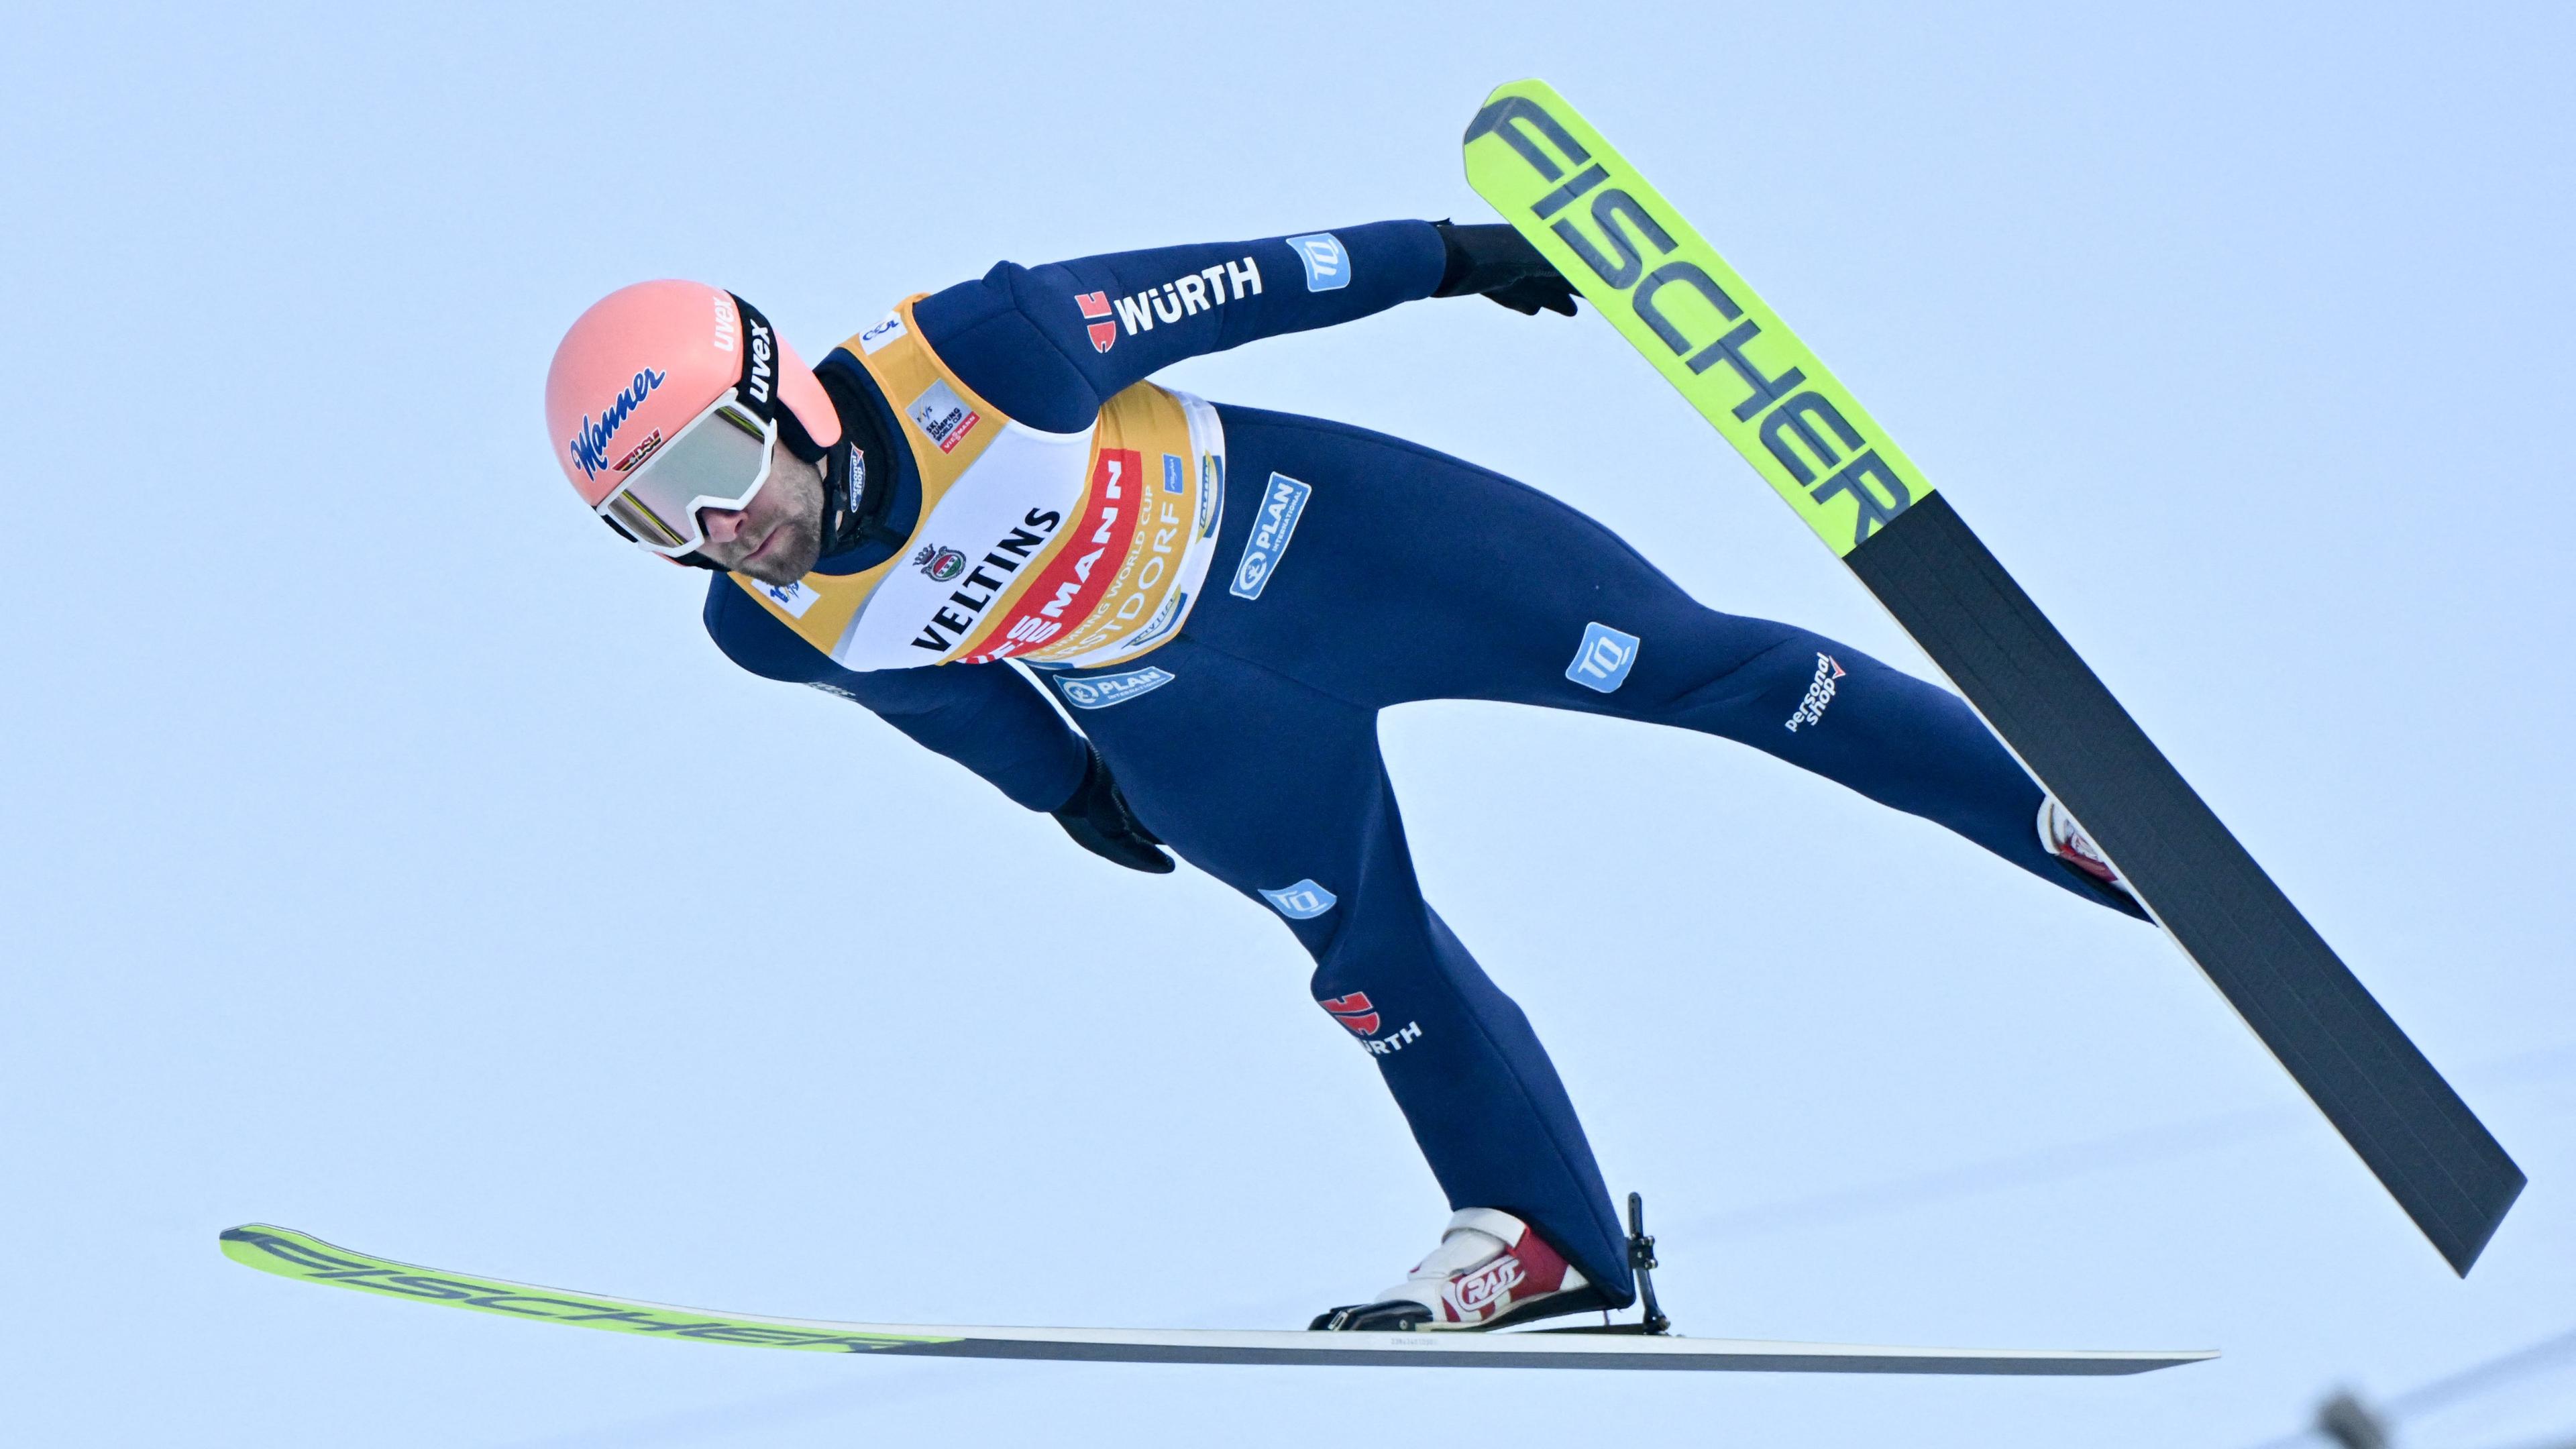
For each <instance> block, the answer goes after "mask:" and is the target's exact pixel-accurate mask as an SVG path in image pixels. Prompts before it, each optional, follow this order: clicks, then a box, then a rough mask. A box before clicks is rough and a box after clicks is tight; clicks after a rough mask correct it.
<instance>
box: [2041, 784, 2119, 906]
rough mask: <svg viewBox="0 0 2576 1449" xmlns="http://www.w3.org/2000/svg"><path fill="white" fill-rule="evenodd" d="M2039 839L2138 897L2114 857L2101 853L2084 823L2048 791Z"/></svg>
mask: <svg viewBox="0 0 2576 1449" xmlns="http://www.w3.org/2000/svg"><path fill="white" fill-rule="evenodd" d="M2039 843H2040V845H2041V846H2042V847H2044V848H2045V849H2047V850H2048V851H2049V852H2050V853H2051V854H2053V855H2055V856H2056V857H2057V858H2058V859H2059V860H2062V861H2065V862H2066V863H2067V864H2068V865H2071V866H2073V867H2075V868H2076V869H2077V870H2079V871H2082V872H2083V873H2084V874H2085V875H2086V876H2087V877H2089V878H2091V879H2093V880H2097V881H2100V882H2101V883H2102V884H2103V885H2106V886H2108V887H2110V888H2111V889H2113V890H2115V891H2118V892H2119V893H2120V894H2122V895H2124V896H2127V897H2128V898H2129V899H2130V900H2132V901H2136V900H2137V899H2138V893H2137V892H2136V891H2133V890H2131V889H2129V883H2128V882H2127V881H2125V880H2122V879H2121V878H2120V872H2118V871H2117V870H2115V869H2113V868H2112V866H2111V859H2110V857H2108V856H2106V855H2104V854H2103V853H2102V847H2100V846H2098V845H2095V844H2094V843H2093V837H2092V836H2090V835H2087V834H2085V833H2084V827H2083V826H2081V825H2078V824H2076V823H2075V817H2074V816H2072V815H2069V814H2067V813H2066V807H2065V806H2063V805H2060V804H2058V803H2057V801H2056V800H2055V799H2054V798H2052V797H2050V796H2046V795H2042V796H2041V797H2040V800H2039ZM2141 904H2143V903H2141Z"/></svg>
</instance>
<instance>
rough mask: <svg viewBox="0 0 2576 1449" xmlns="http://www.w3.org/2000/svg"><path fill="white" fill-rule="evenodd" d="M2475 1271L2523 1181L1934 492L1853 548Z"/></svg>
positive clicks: (2451, 1253)
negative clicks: (2480, 1255)
mask: <svg viewBox="0 0 2576 1449" xmlns="http://www.w3.org/2000/svg"><path fill="white" fill-rule="evenodd" d="M1845 562H1846V563H1848V564H1849V565H1850V566H1851V569H1852V572H1853V573H1854V574H1856V575H1858V576H1859V578H1860V580H1861V582H1862V584H1864V585H1865V586H1866V587H1867V588H1868V589H1869V591H1870V592H1871V593H1872V594H1873V595H1875V596H1876V597H1877V598H1878V600H1879V602H1880V603H1881V604H1883V605H1885V606H1886V608H1887V610H1888V612H1889V613H1890V614H1892V615H1894V616H1895V618H1896V621H1897V623H1898V625H1899V626H1901V627H1902V628H1903V629H1904V630H1905V631H1906V633H1907V634H1908V635H1910V636H1912V637H1913V639H1914V641H1915V642H1916V643H1917V644H1918V645H1920V646H1921V647H1922V649H1923V651H1924V652H1925V653H1926V654H1928V655H1930V656H1931V657H1932V660H1933V662H1934V663H1935V664H1937V665H1939V666H1940V667H1941V669H1942V671H1943V672H1944V673H1946V674H1947V675H1949V677H1950V679H1951V681H1952V682H1953V683H1954V684H1956V685H1957V686H1958V687H1959V689H1960V691H1961V692H1962V693H1963V694H1965V695H1966V696H1967V698H1968V701H1969V703H1970V704H1972V705H1973V706H1975V708H1976V709H1977V712H1978V713H1979V714H1980V715H1982V716H1984V718H1985V720H1986V723H1987V724H1988V726H1989V727H1990V728H1992V729H1993V730H1994V731H1995V733H1996V734H1997V735H1998V736H2000V737H2001V738H2002V740H2003V742H2004V743H2005V745H2006V746H2008V747H2009V748H2010V749H2011V750H2012V751H2013V753H2014V754H2016V755H2017V756H2019V757H2020V759H2021V761H2022V763H2023V764H2024V765H2025V766H2026V767H2027V768H2028V769H2029V770H2030V771H2031V773H2032V774H2033V775H2034V776H2036V777H2037V778H2038V780H2039V782H2040V783H2041V785H2042V786H2043V787H2044V788H2046V789H2047V790H2048V791H2049V793H2051V794H2052V795H2054V796H2056V798H2057V799H2058V801H2059V802H2060V803H2062V804H2063V805H2065V807H2066V808H2067V809H2068V810H2070V811H2072V812H2073V813H2074V815H2075V817H2076V818H2077V819H2078V820H2081V821H2083V822H2084V826H2085V829H2086V830H2087V831H2088V832H2090V833H2091V834H2092V836H2093V838H2094V839H2095V840H2096V841H2098V842H2099V843H2100V844H2101V846H2102V848H2103V850H2104V851H2105V852H2106V853H2107V854H2108V855H2109V856H2110V857H2111V859H2112V861H2113V862H2114V863H2116V864H2117V865H2118V866H2119V868H2120V870H2121V872H2122V874H2123V875H2124V876H2125V877H2127V879H2128V880H2129V882H2130V884H2131V885H2132V886H2134V887H2135V888H2136V890H2137V892H2138V894H2139V895H2140V896H2141V897H2143V898H2144V899H2145V900H2146V902H2147V903H2148V905H2149V907H2150V908H2151V909H2152V910H2153V911H2154V913H2155V915H2156V917H2157V918H2158V920H2159V921H2160V922H2161V923H2162V924H2163V925H2164V927H2165V929H2166V930H2167V931H2168V932H2170V933H2171V934H2172V936H2173V938H2174V939H2175V941H2176V942H2177V943H2178V944H2180V945H2181V947H2182V948H2183V950H2184V951H2185V953H2186V954H2188V955H2189V956H2190V957H2191V958H2192V960H2193V962H2194V963H2195V964H2197V965H2198V966H2199V967H2200V968H2201V970H2202V971H2203V972H2204V973H2205V974H2207V975H2208V977H2209V978H2210V980H2211V981H2212V983H2214V984H2215V985H2216V986H2217V987H2218V989H2219V992H2220V993H2221V994H2222V995H2224V996H2225V997H2226V998H2227V1000H2228V1002H2229V1004H2230V1005H2232V1006H2233V1007H2235V1009H2236V1011H2237V1012H2238V1014H2239V1015H2241V1016H2242V1017H2244V1019H2245V1021H2246V1024H2247V1025H2248V1026H2250V1027H2252V1028H2253V1030H2254V1033H2255V1035H2256V1036H2258V1037H2260V1038H2261V1039H2262V1041H2263V1043H2264V1045H2265V1046H2266V1047H2268V1048H2269V1049H2270V1050H2271V1052H2272V1053H2273V1055H2274V1056H2275V1057H2276V1058H2278V1059H2279V1060H2280V1062H2281V1064H2282V1066H2283V1067H2284V1068H2286V1069H2287V1070H2288V1071H2289V1073H2290V1075H2291V1077H2292V1078H2293V1079H2294V1080H2296V1081H2297V1082H2298V1084H2299V1086H2300V1087H2301V1088H2302V1089H2303V1090H2304V1091H2306V1092H2307V1094H2308V1096H2309V1098H2310V1099H2311V1100H2313V1101H2314V1102H2315V1103H2316V1104H2317V1106H2318V1107H2319V1109H2320V1110H2322V1111H2323V1112H2324V1113H2325V1115H2326V1117H2327V1119H2328V1120H2329V1121H2331V1122H2332V1123H2333V1124H2334V1126H2335V1128H2336V1130H2337V1131H2338V1132H2340V1133H2342V1135H2343V1137H2344V1140H2345V1141H2346V1142H2348V1143H2349V1144H2351V1146H2352V1148H2353V1150H2354V1151H2355V1152H2357V1153H2359V1154H2360V1156H2361V1158H2362V1161H2363V1162H2364V1163H2365V1164H2367V1165H2368V1166H2369V1168H2370V1170H2371V1171H2372V1173H2373V1174H2374V1175H2376V1176H2377V1177H2378V1178H2379V1180H2380V1182H2381V1183H2382V1184H2383V1185H2384V1186H2385V1187H2386V1188H2387V1189H2388V1191H2389V1193H2390V1195H2391V1196H2392V1197H2394V1198H2395V1199H2396V1200H2397V1203H2398V1205H2399V1206H2400V1207H2401V1208H2403V1209H2404V1210H2405V1212H2406V1214H2407V1216H2409V1217H2410V1218H2412V1219H2413V1220H2414V1221H2415V1224H2416V1226H2417V1227H2418V1228H2420V1229H2421V1230H2422V1231H2423V1233H2424V1235H2425V1237H2426V1238H2428V1239H2429V1240H2431V1242H2432V1243H2433V1246H2434V1247H2435V1248H2436V1249H2437V1250H2438V1251H2439V1252H2440V1253H2441V1254H2442V1256H2443V1258H2444V1259H2445V1260H2446V1261H2448V1262H2449V1263H2450V1265H2451V1267H2452V1268H2453V1270H2454V1271H2456V1272H2458V1273H2460V1274H2461V1275H2463V1276H2466V1274H2467V1273H2468V1271H2469V1268H2470V1265H2472V1264H2473V1263H2475V1262H2476V1261H2477V1258H2478V1255H2479V1253H2480V1252H2481V1251H2483V1250H2484V1249H2485V1247H2486V1245H2487V1242H2488V1240H2489V1239H2490V1238H2492V1237H2493V1236H2494V1234H2495V1231H2496V1228H2497V1227H2498V1225H2500V1224H2501V1223H2502V1222H2503V1220H2504V1216H2505V1213H2506V1212H2507V1211H2508V1210H2509V1209H2510V1208H2511V1207H2512V1206H2513V1202H2514V1199H2515V1198H2516V1197H2517V1196H2518V1195H2519V1194H2520V1193H2521V1191H2522V1187H2523V1184H2524V1180H2525V1179H2524V1177H2523V1174H2522V1171H2521V1169H2520V1168H2518V1167H2517V1166H2515V1165H2514V1162H2513V1160H2512V1158H2510V1157H2509V1156H2507V1155H2506V1153H2505V1151H2504V1148H2503V1147H2502V1146H2501V1145H2499V1144H2498V1143H2497V1141H2496V1140H2495V1138H2494V1136H2493V1135H2492V1134H2490V1133H2489V1132H2488V1131H2487V1130H2486V1127H2485V1125H2484V1124H2483V1123H2481V1122H2480V1121H2479V1120H2478V1119H2477V1117H2476V1115H2475V1114H2474V1113H2472V1112H2471V1111H2470V1110H2469V1108H2468V1105H2467V1104H2466V1103H2465V1102H2463V1101H2462V1100H2461V1099H2460V1097H2459V1094H2458V1093H2457V1092H2455V1091H2453V1090H2452V1089H2451V1086H2450V1084H2449V1083H2448V1082H2447V1081H2445V1080H2444V1079H2443V1078H2442V1075H2441V1073H2440V1072H2439V1071H2437V1070H2436V1069H2435V1068H2434V1067H2433V1065H2432V1063H2431V1062H2430V1061H2429V1060H2427V1059H2426V1058H2425V1056H2424V1054H2423V1053H2422V1052H2421V1051H2418V1050H2417V1049H2416V1047H2415V1044H2414V1043H2413V1042H2412V1041H2410V1040H2409V1039H2408V1038H2407V1036H2406V1034H2405V1032H2404V1031H2403V1030H2402V1029H2400V1028H2399V1027H2398V1025H2397V1023H2396V1022H2395V1020H2394V1019H2392V1018H2391V1017H2390V1016H2389V1015H2388V1013H2387V1011H2386V1010H2384V1009H2383V1008H2382V1007H2381V1006H2380V1004H2379V1003H2378V1001H2377V1000H2376V999H2374V998H2373V997H2372V996H2371V995H2370V993H2369V991H2368V990H2367V989H2366V988H2365V987H2363V985H2362V984H2361V982H2360V980H2359V979H2358V978H2356V977H2355V976H2354V975H2353V974H2352V972H2351V970H2350V969H2349V968H2348V967H2346V966H2345V965H2344V963H2343V961H2342V960H2341V959H2340V958H2339V957H2337V956H2336V955H2335V953H2334V951H2333V949H2332V948H2330V947H2329V946H2327V945H2326V943H2325V940H2324V938H2323V937H2321V936H2320V935H2318V934H2317V932H2316V930H2315V928H2313V927H2312V926H2310V925H2309V924H2308V921H2307V919H2306V918H2305V917H2304V916H2302V915H2301V914H2300V913H2299V911H2298V908H2297V907H2296V906H2294V905H2292V904H2291V903H2290V901H2289V898H2288V897H2287V896H2285V895H2283V894H2282V892H2281V890H2280V888H2279V887H2278V886H2277V885H2275V884H2273V882H2272V880H2271V878H2270V877H2269V876H2268V875H2266V874H2265V873H2264V871H2263V869H2262V867H2261V866H2260V865H2258V864H2256V863H2255V861H2254V858H2253V857H2252V856H2251V855H2250V854H2249V853H2247V851H2246V850H2245V848H2244V847H2243V846H2242V845H2241V844H2239V843H2238V842H2237V840H2236V838H2235V836H2234V835H2233V834H2231V833H2230V832H2229V831H2228V829H2227V827H2226V826H2225V825H2224V824H2222V823H2221V822H2220V821H2219V819H2218V817H2217V815H2216V814H2215V813H2214V812H2212V811H2211V810H2210V808H2209V806H2208V805H2207V804H2206V803H2205V802H2203V801H2202V800H2201V798H2200V796H2199V794H2198V793H2197V792H2195V791H2194V790H2193V789H2192V788H2191V786H2190V784H2189V783H2188V782H2186V781H2185V780H2184V779H2183V777H2182V775H2181V773H2180V772H2179V771H2177V770H2175V769H2174V767H2173V765H2172V764H2171V762H2169V761H2168V760H2166V758H2165V757H2164V754H2163V753H2162V752H2161V751H2160V750H2158V749H2157V748H2156V746H2155V744H2154V742H2153V741H2151V740H2149V739H2148V738H2147V736H2146V733H2145V731H2143V730H2141V729H2140V728H2139V727H2138V724H2137V722H2136V721H2135V720H2134V719H2132V718H2131V717H2130V715H2129V713H2128V711H2127V710H2125V709H2123V708H2122V707H2121V705H2120V702H2119V701H2118V700H2117V699H2115V698H2113V697H2112V695H2111V692H2110V690H2109V689H2108V688H2106V687H2105V686H2104V685H2103V684H2102V681H2101V680H2100V678H2099V677H2097V676H2096V675H2095V674H2094V673H2093V671H2092V669H2091V668H2090V667H2088V666H2087V665H2086V664H2085V663H2084V661H2083V659H2082V658H2081V657H2080V656H2079V655H2077V654H2076V652H2075V650H2074V648H2073V647H2072V646H2070V645H2069V644H2068V643H2067V642H2066V639H2065V636H2063V635H2062V634H2060V633H2059V632H2058V631H2057V629H2056V627H2055V626H2054V625H2052V624H2050V623H2049V621H2048V619H2047V617H2046V616H2045V615H2043V614H2042V613H2041V612H2040V611H2039V608H2038V606H2037V605H2036V604H2034V603H2033V602H2032V601H2031V599H2030V596H2029V595H2028V594H2027V593H2025V592H2023V590H2022V589H2021V587H2020V585H2018V584H2017V583H2015V582H2014V581H2013V579H2012V576H2011V575H2010V574H2008V573H2006V572H2005V571H2004V568H2003V565H2002V564H2001V563H1999V562H1997V561H1996V559H1995V557H1994V555H1993V554H1992V553H1991V552H1990V551H1988V550H1987V548H1986V547H1985V545H1984V544H1983V543H1982V542H1981V541H1980V540H1979V539H1978V538H1977V536H1976V534H1975V533H1973V532H1972V531H1970V529H1969V528H1968V525H1967V523H1966V521H1965V520H1964V519H1962V518H1960V516H1959V514H1958V512H1957V511H1956V510H1955V509H1953V508H1952V507H1951V506H1950V504H1949V501H1948V500H1947V499H1946V498H1945V497H1943V496H1942V495H1941V494H1939V493H1934V494H1932V495H1931V496H1929V497H1927V498H1924V499H1921V500H1919V501H1917V502H1916V503H1914V504H1913V506H1911V507H1909V508H1907V509H1905V510H1904V511H1903V512H1902V513H1900V514H1898V515H1897V517H1896V518H1895V519H1894V520H1893V521H1891V522H1890V523H1888V524H1886V525H1884V526H1882V527H1881V528H1879V529H1878V530H1876V531H1875V532H1874V533H1873V534H1872V535H1871V536H1870V538H1869V539H1868V540H1867V541H1866V542H1864V543H1862V544H1861V545H1860V547H1858V548H1856V549H1854V550H1853V551H1852V552H1851V554H1850V555H1849V556H1848V557H1847V558H1846V559H1845Z"/></svg>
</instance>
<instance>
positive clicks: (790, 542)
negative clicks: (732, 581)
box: [736, 516, 823, 584]
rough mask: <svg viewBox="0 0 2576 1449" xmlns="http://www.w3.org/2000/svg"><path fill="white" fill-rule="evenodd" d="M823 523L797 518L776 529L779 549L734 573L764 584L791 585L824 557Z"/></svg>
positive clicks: (817, 518) (815, 518)
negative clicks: (747, 576)
mask: <svg viewBox="0 0 2576 1449" xmlns="http://www.w3.org/2000/svg"><path fill="white" fill-rule="evenodd" d="M822 523H823V520H822V519H821V517H820V516H817V517H814V518H810V519H809V518H804V517H801V516H800V517H797V518H791V519H789V520H788V521H787V522H785V523H782V524H780V525H778V535H777V540H778V546H777V547H776V548H774V549H772V550H771V551H770V554H769V556H768V557H767V558H764V559H761V560H760V561H759V562H758V563H748V562H746V563H745V564H743V565H742V567H741V568H739V569H738V570H736V572H738V573H745V574H749V575H751V576H752V577H753V578H755V579H758V580H760V581H761V582H762V583H764V584H792V583H794V582H796V581H797V580H798V579H801V578H803V577H805V576H806V575H807V574H810V573H812V572H813V571H814V565H815V564H816V563H817V562H818V561H820V560H821V558H822V556H823V528H822Z"/></svg>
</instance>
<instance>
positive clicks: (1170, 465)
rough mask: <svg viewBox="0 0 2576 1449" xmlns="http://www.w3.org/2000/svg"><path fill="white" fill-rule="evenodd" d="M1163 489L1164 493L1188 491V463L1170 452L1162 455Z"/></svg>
mask: <svg viewBox="0 0 2576 1449" xmlns="http://www.w3.org/2000/svg"><path fill="white" fill-rule="evenodd" d="M1163 491H1164V492H1166V493H1187V492H1189V491H1190V465H1189V464H1188V463H1186V462H1183V461H1182V460H1181V459H1180V458H1179V457H1178V456H1176V455H1174V454H1171V453H1165V454H1164V455H1163Z"/></svg>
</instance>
